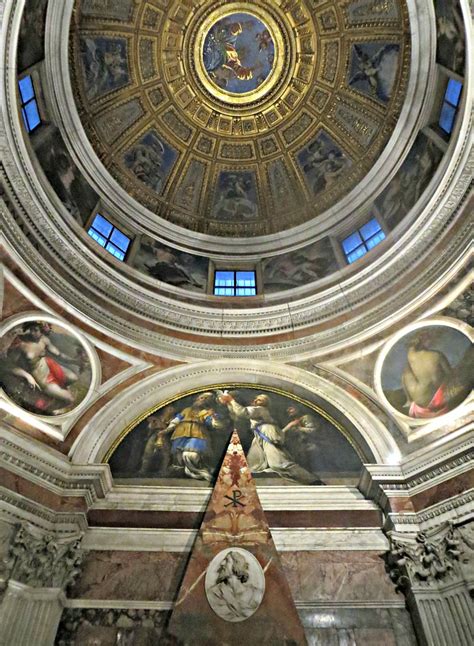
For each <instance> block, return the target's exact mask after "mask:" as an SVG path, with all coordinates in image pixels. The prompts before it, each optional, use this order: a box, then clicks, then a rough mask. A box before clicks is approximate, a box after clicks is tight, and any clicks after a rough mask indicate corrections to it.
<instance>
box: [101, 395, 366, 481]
mask: <svg viewBox="0 0 474 646" xmlns="http://www.w3.org/2000/svg"><path fill="white" fill-rule="evenodd" d="M233 430H236V431H237V432H238V434H239V437H240V439H241V442H242V445H243V448H244V451H245V454H246V456H247V461H248V463H249V466H250V469H251V471H252V475H253V476H254V477H255V478H256V479H257V483H259V484H265V485H272V484H274V485H279V486H282V485H285V484H286V485H325V484H328V485H329V484H332V485H336V484H344V485H355V484H357V482H358V479H359V473H360V469H361V466H362V462H361V458H360V457H359V455H358V454H357V452H356V450H355V449H354V448H353V446H352V445H351V444H350V443H349V441H348V439H347V438H346V437H345V435H344V429H343V428H342V427H341V425H340V424H339V423H338V422H337V421H336V420H333V419H332V418H330V417H329V415H328V414H327V413H326V412H324V411H322V410H320V409H317V408H316V407H313V406H310V405H309V404H308V403H306V402H303V401H300V400H299V399H296V398H294V397H292V396H290V395H287V394H284V393H281V392H275V391H272V390H270V389H268V388H258V387H252V388H250V387H245V386H235V387H233V386H232V387H231V386H229V387H228V388H224V389H218V388H215V389H214V388H212V389H209V390H207V391H202V392H197V393H192V394H186V395H183V396H181V397H179V398H177V399H176V400H174V401H173V402H169V403H166V404H164V405H162V406H161V407H159V408H158V409H157V410H156V411H155V412H153V413H151V414H150V415H149V416H148V417H147V418H146V419H144V420H143V421H141V422H140V423H138V424H137V425H136V426H134V427H133V428H132V429H131V430H130V431H127V432H125V434H124V436H123V438H122V439H121V440H120V441H119V442H118V443H117V444H116V446H115V447H114V448H113V449H112V451H111V452H110V454H109V456H108V457H107V459H106V460H107V461H108V462H109V464H110V468H111V471H112V475H113V477H114V478H115V479H116V480H117V481H123V483H124V484H125V483H128V484H144V485H147V484H148V485H173V486H176V485H182V486H208V485H209V483H213V482H214V480H215V477H216V475H217V472H218V470H219V467H220V464H221V462H222V457H223V455H224V452H225V450H226V448H227V445H228V442H229V438H230V435H231V433H232V431H233Z"/></svg>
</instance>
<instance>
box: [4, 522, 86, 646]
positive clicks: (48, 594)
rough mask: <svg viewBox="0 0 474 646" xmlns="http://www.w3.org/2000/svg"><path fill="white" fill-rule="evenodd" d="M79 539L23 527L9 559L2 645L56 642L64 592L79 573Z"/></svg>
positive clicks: (11, 544)
mask: <svg viewBox="0 0 474 646" xmlns="http://www.w3.org/2000/svg"><path fill="white" fill-rule="evenodd" d="M81 561H82V553H81V551H80V541H79V540H78V537H77V536H75V537H72V538H71V537H67V538H63V537H61V538H57V537H55V536H53V535H50V534H47V535H44V534H41V533H40V532H39V531H38V530H37V529H36V528H33V527H28V526H26V525H22V526H20V527H18V529H17V531H16V532H15V533H14V535H13V538H12V540H11V543H10V547H9V551H8V557H7V560H6V573H7V575H6V577H5V579H4V581H5V584H6V590H5V593H4V595H3V599H2V604H1V606H0V644H1V645H2V646H25V645H26V644H35V646H51V645H52V644H54V639H55V636H56V632H57V629H58V625H59V620H60V618H61V613H62V609H63V605H64V604H63V600H64V590H65V588H66V587H67V586H68V585H70V584H71V583H72V582H73V581H74V579H75V578H76V576H77V575H78V574H79V571H80V570H79V568H80V564H81Z"/></svg>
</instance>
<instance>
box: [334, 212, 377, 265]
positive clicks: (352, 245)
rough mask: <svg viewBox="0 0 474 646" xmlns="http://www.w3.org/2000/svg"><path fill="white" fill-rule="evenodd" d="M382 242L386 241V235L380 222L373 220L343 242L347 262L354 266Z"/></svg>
mask: <svg viewBox="0 0 474 646" xmlns="http://www.w3.org/2000/svg"><path fill="white" fill-rule="evenodd" d="M382 240H385V233H384V232H383V230H382V227H381V226H380V224H379V223H378V221H377V220H376V219H375V218H372V220H369V222H367V223H366V224H364V225H363V226H362V227H360V229H358V230H357V231H355V232H354V233H352V234H351V235H350V236H348V237H347V238H345V239H344V240H343V241H342V249H343V251H344V255H345V256H346V260H347V262H348V263H349V264H352V263H353V262H355V261H356V260H359V258H362V256H365V254H366V253H367V252H368V251H370V250H371V249H373V248H374V247H375V246H376V245H378V244H379V243H380V242H382Z"/></svg>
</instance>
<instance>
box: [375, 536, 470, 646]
mask: <svg viewBox="0 0 474 646" xmlns="http://www.w3.org/2000/svg"><path fill="white" fill-rule="evenodd" d="M466 532H467V530H466V526H463V527H456V526H454V525H452V524H448V523H446V524H444V525H442V526H439V527H436V528H434V529H433V530H430V531H429V532H428V531H427V532H419V533H417V534H412V533H410V532H406V533H405V532H395V531H394V532H390V533H389V538H390V544H391V549H390V552H389V553H388V554H387V558H386V562H387V566H388V569H389V572H390V577H391V578H392V580H393V581H394V583H395V584H396V586H397V588H398V589H399V590H400V591H402V592H403V593H404V594H405V597H406V601H407V606H408V608H409V610H410V612H411V615H412V619H413V623H414V625H415V630H416V632H417V637H418V641H419V643H420V644H421V645H422V646H453V644H456V646H470V645H471V644H472V636H473V635H474V605H473V601H472V599H471V596H470V588H469V582H468V580H469V577H470V575H469V567H470V563H471V556H472V554H471V553H470V550H469V549H466V547H468V548H469V545H466V544H465V535H466ZM468 540H469V539H468ZM471 582H472V581H471Z"/></svg>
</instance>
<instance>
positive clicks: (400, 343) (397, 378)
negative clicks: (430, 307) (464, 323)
mask: <svg viewBox="0 0 474 646" xmlns="http://www.w3.org/2000/svg"><path fill="white" fill-rule="evenodd" d="M473 356H474V352H473V346H472V343H471V341H470V339H469V337H468V336H467V335H466V334H465V333H464V332H462V331H461V330H459V329H457V328H455V327H452V326H451V325H447V324H446V325H443V324H441V323H438V324H432V325H426V324H425V325H423V326H420V327H417V328H416V329H413V330H411V331H410V332H408V333H407V334H405V335H403V336H402V337H401V338H399V339H398V340H396V341H395V342H394V343H393V345H392V346H391V347H389V349H388V351H386V354H385V357H384V358H383V356H382V357H381V359H382V360H383V363H382V369H381V374H380V380H381V388H382V392H383V395H384V397H385V398H386V399H387V401H388V403H389V404H390V405H391V406H393V408H395V409H396V410H397V411H398V412H399V413H403V414H404V415H406V416H408V417H410V418H411V419H416V420H429V419H432V418H435V417H439V416H441V415H445V414H446V413H448V412H449V411H452V410H453V409H454V408H456V406H459V404H461V403H462V402H463V401H464V400H465V399H466V397H467V396H468V395H469V393H470V392H471V390H472V388H473V377H474V375H473V368H474V361H473Z"/></svg>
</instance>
